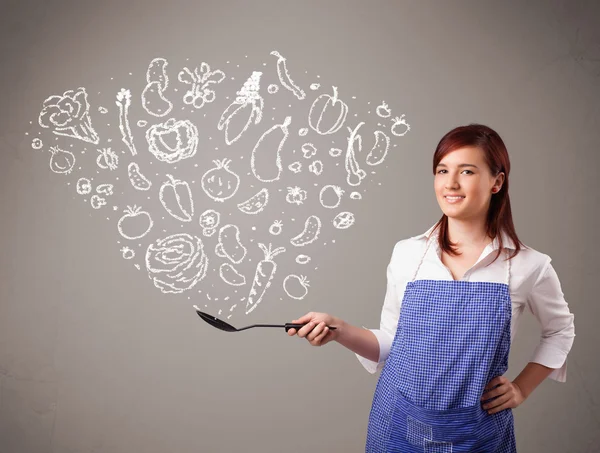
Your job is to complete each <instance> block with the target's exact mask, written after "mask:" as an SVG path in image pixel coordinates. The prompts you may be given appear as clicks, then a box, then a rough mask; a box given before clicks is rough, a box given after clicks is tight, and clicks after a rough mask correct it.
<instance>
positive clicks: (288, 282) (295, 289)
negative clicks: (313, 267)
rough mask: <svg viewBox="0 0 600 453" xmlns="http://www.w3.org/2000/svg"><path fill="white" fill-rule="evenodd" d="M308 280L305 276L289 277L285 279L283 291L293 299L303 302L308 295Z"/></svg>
mask: <svg viewBox="0 0 600 453" xmlns="http://www.w3.org/2000/svg"><path fill="white" fill-rule="evenodd" d="M308 283H309V282H308V280H307V279H306V277H305V276H304V275H301V276H297V275H294V274H290V275H288V276H287V277H286V278H284V279H283V290H284V291H285V293H286V294H287V295H288V296H289V297H291V298H292V299H296V300H302V299H304V298H305V297H306V295H307V294H308V287H309V286H310V285H309V284H308Z"/></svg>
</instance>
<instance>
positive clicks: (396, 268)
mask: <svg viewBox="0 0 600 453" xmlns="http://www.w3.org/2000/svg"><path fill="white" fill-rule="evenodd" d="M434 227H435V225H434V226H433V227H431V228H430V229H429V230H427V232H425V233H423V234H421V235H419V236H415V237H412V238H409V239H404V240H402V241H399V242H398V243H396V245H395V247H394V251H393V253H392V258H391V260H390V263H389V265H388V267H387V291H386V295H385V300H384V303H383V309H382V311H381V324H380V328H379V329H369V330H371V331H372V332H373V333H374V334H375V336H376V337H377V340H378V341H379V361H378V362H374V361H371V360H368V359H367V358H365V357H362V356H360V355H358V354H356V355H357V357H358V360H359V361H360V362H361V363H362V365H363V366H364V367H365V368H366V370H367V371H369V373H375V372H377V371H380V370H381V369H382V368H383V365H384V364H385V361H386V359H387V357H388V356H389V354H390V349H391V346H392V342H393V340H394V336H395V334H396V327H397V325H398V318H399V316H400V305H401V304H402V298H403V296H404V289H405V288H406V284H407V283H408V282H409V281H411V280H412V278H413V275H414V272H415V269H416V268H417V265H418V263H419V261H420V259H421V257H422V256H423V253H424V252H425V246H426V243H427V239H428V238H429V236H430V235H431V234H432V233H434V234H435V235H436V238H435V239H433V241H432V244H431V245H430V247H429V249H428V250H427V253H426V254H425V256H424V257H423V262H422V264H421V267H420V269H419V273H418V276H417V279H420V280H421V279H423V280H425V279H431V280H453V277H452V274H451V272H450V270H449V269H448V268H447V267H446V266H445V265H444V264H443V263H442V259H441V256H442V255H441V249H440V247H439V244H438V242H437V235H438V231H439V229H436V230H435V232H434V231H433V229H434ZM502 241H503V245H504V247H505V248H507V249H513V250H514V243H513V242H512V240H511V239H510V238H509V237H508V236H507V235H506V234H503V235H502ZM498 248H499V241H498V239H497V238H496V239H494V241H492V243H490V244H489V245H488V246H487V247H486V248H485V249H484V250H483V252H482V253H481V256H480V257H479V259H478V260H477V262H476V263H475V264H474V265H473V267H471V268H470V269H469V270H468V271H467V272H465V274H464V275H463V277H462V278H461V280H467V281H485V282H497V283H506V269H507V267H506V262H505V261H504V259H505V258H506V255H505V254H500V256H499V257H498V259H497V260H496V261H495V262H494V263H493V264H490V265H489V266H488V267H486V265H487V264H489V263H491V262H492V261H493V260H494V258H495V256H496V254H497V253H498V252H497V250H498ZM550 261H551V258H550V257H549V256H548V255H545V254H543V253H540V252H538V251H536V250H534V249H532V248H530V247H527V248H521V251H520V252H519V254H518V255H517V256H516V257H514V258H513V259H511V260H510V274H509V277H510V285H509V286H510V297H511V301H512V319H511V335H510V337H511V338H510V339H511V343H512V340H513V338H514V336H515V333H516V331H517V328H518V325H519V320H520V319H521V315H522V314H523V312H524V311H525V307H527V308H529V310H530V311H531V312H532V313H533V315H534V316H535V317H536V318H537V320H538V321H539V322H540V324H541V327H542V333H541V338H540V342H539V344H538V346H537V347H536V349H535V351H534V352H533V354H532V355H531V358H530V360H529V361H530V362H535V363H539V364H541V365H544V366H547V367H549V368H554V370H553V371H552V373H551V374H550V376H549V377H550V378H551V379H554V380H556V381H558V382H566V380H567V354H568V353H569V351H570V349H571V346H572V344H573V339H574V337H575V326H574V322H573V320H574V315H573V314H572V313H570V311H569V306H568V304H567V302H566V301H565V299H564V294H563V292H562V290H561V286H560V282H559V280H558V276H557V275H556V272H555V271H554V268H553V267H552V265H551V264H550Z"/></svg>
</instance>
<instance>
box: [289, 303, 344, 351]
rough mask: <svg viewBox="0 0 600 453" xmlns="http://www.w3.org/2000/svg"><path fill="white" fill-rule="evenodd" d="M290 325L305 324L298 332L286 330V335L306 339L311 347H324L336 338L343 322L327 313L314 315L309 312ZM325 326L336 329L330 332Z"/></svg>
mask: <svg viewBox="0 0 600 453" xmlns="http://www.w3.org/2000/svg"><path fill="white" fill-rule="evenodd" d="M292 323H294V324H305V323H306V325H305V326H304V327H301V328H300V329H299V330H296V329H290V330H288V332H287V334H288V335H289V336H290V337H293V336H294V335H298V337H300V338H306V340H308V342H309V343H310V344H311V345H312V346H324V345H325V344H327V343H329V342H330V341H333V340H335V339H336V338H337V337H338V335H339V333H340V327H341V325H342V324H343V321H342V320H341V319H339V318H336V317H334V316H331V315H328V314H327V313H315V312H312V311H311V312H310V313H307V314H305V315H304V316H302V317H301V318H298V319H294V320H293V321H292ZM327 326H330V327H336V329H335V330H331V329H329V327H327Z"/></svg>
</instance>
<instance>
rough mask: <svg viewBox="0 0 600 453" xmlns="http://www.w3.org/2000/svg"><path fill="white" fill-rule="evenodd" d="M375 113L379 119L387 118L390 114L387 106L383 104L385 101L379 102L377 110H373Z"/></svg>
mask: <svg viewBox="0 0 600 453" xmlns="http://www.w3.org/2000/svg"><path fill="white" fill-rule="evenodd" d="M375 113H377V115H378V116H379V117H380V118H389V117H390V115H391V114H392V112H391V110H390V108H389V107H388V105H387V104H386V103H385V101H382V102H381V105H378V106H377V109H376V110H375Z"/></svg>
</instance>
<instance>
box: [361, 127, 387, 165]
mask: <svg viewBox="0 0 600 453" xmlns="http://www.w3.org/2000/svg"><path fill="white" fill-rule="evenodd" d="M374 135H375V144H374V145H373V148H372V149H371V151H369V154H368V155H367V158H366V160H365V162H366V164H367V165H379V164H380V163H382V162H383V161H384V159H385V157H386V156H387V153H388V151H389V149H390V137H388V135H387V134H386V133H385V132H382V131H375V132H374Z"/></svg>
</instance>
